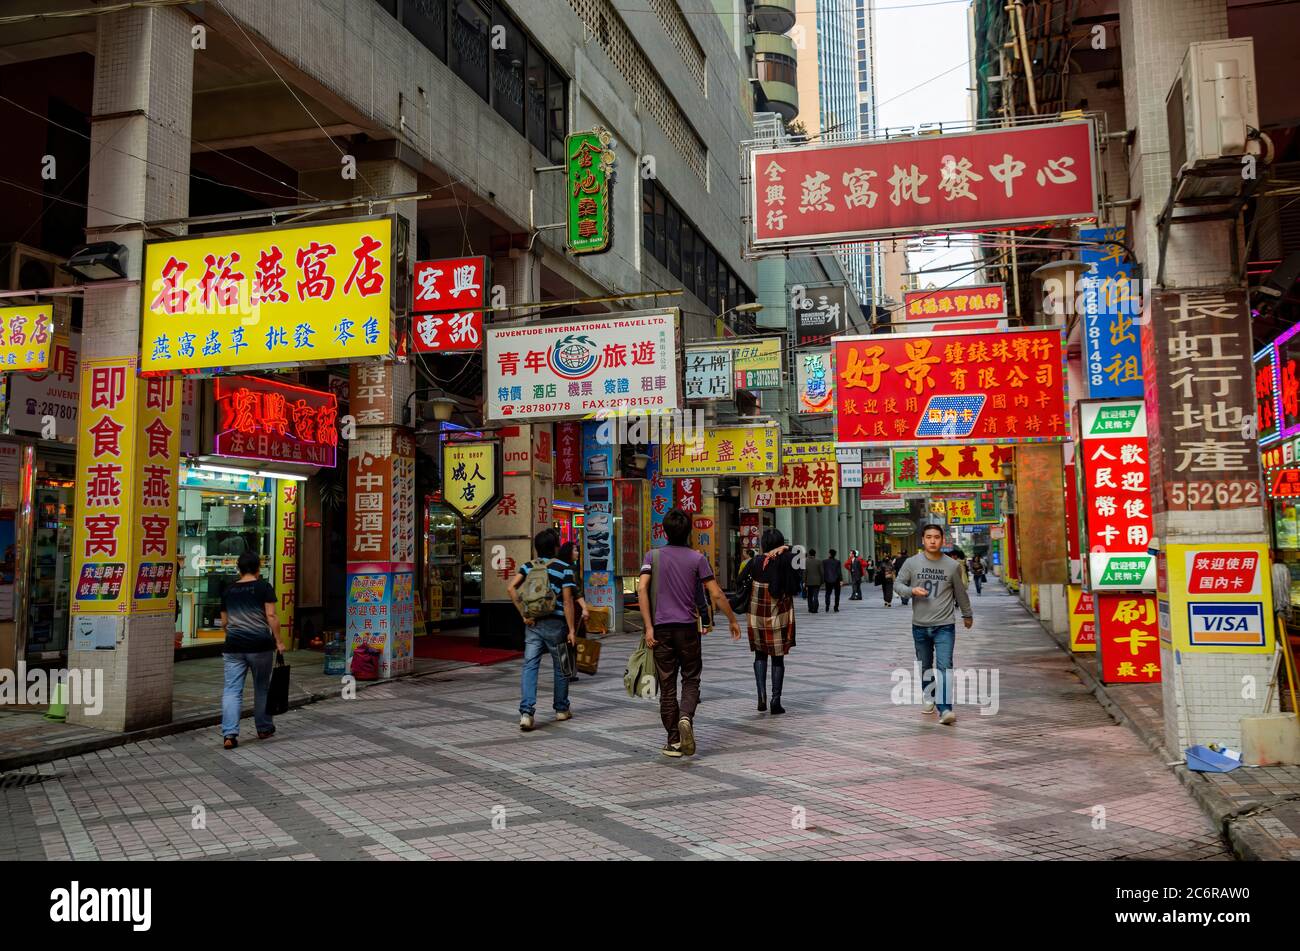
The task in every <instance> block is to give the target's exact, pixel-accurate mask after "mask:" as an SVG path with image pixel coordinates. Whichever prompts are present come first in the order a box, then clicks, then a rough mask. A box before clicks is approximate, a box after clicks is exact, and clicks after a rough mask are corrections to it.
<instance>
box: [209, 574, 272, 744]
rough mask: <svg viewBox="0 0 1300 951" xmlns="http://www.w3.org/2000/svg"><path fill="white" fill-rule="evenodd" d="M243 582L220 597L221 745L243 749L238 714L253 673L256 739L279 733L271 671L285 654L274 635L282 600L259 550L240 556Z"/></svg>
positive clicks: (240, 576)
mask: <svg viewBox="0 0 1300 951" xmlns="http://www.w3.org/2000/svg"><path fill="white" fill-rule="evenodd" d="M237 564H238V568H239V580H238V581H236V582H235V583H234V584H232V585H231V586H230V587H228V588H227V589H226V591H225V593H224V594H223V595H222V596H221V626H222V627H224V628H225V629H226V643H225V647H224V649H223V653H222V655H221V656H222V657H223V658H224V660H225V685H224V686H223V688H222V691H221V736H222V745H223V746H224V747H225V748H226V749H228V750H233V749H234V748H235V747H237V746H239V714H240V711H241V710H242V709H243V705H244V681H245V680H246V679H247V677H248V674H249V672H250V671H251V672H252V674H253V723H254V725H255V726H256V727H257V738H258V739H259V740H265V739H268V738H269V737H271V736H274V735H275V721H274V720H273V719H271V714H269V713H267V711H266V698H267V694H268V693H269V692H270V688H271V670H272V668H273V667H274V666H275V652H276V651H278V652H279V653H281V654H283V653H284V644H283V642H281V640H280V635H279V634H278V633H276V630H277V628H278V626H279V619H278V618H277V617H276V613H275V609H276V605H277V604H278V603H279V598H277V597H276V596H275V588H273V587H271V585H270V583H269V582H267V581H266V580H265V579H264V578H263V577H262V575H261V570H262V560H261V559H260V558H259V557H258V556H257V553H256V552H251V551H246V552H244V553H243V554H242V555H240V556H239V561H238V563H237Z"/></svg>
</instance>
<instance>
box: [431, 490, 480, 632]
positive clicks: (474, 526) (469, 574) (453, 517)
mask: <svg viewBox="0 0 1300 951" xmlns="http://www.w3.org/2000/svg"><path fill="white" fill-rule="evenodd" d="M424 566H425V579H426V586H425V589H426V590H425V596H426V598H427V600H428V605H429V607H428V616H429V617H430V618H437V619H440V620H444V621H449V620H453V619H456V618H461V617H477V616H478V614H479V611H480V608H481V606H482V602H483V536H482V533H481V531H480V529H479V524H478V523H477V522H470V521H467V520H465V519H463V518H461V517H460V515H458V514H457V513H456V512H455V510H453V509H452V508H450V507H449V506H447V505H445V504H443V502H442V496H441V493H435V494H433V495H430V496H429V497H427V498H426V499H425V504H424Z"/></svg>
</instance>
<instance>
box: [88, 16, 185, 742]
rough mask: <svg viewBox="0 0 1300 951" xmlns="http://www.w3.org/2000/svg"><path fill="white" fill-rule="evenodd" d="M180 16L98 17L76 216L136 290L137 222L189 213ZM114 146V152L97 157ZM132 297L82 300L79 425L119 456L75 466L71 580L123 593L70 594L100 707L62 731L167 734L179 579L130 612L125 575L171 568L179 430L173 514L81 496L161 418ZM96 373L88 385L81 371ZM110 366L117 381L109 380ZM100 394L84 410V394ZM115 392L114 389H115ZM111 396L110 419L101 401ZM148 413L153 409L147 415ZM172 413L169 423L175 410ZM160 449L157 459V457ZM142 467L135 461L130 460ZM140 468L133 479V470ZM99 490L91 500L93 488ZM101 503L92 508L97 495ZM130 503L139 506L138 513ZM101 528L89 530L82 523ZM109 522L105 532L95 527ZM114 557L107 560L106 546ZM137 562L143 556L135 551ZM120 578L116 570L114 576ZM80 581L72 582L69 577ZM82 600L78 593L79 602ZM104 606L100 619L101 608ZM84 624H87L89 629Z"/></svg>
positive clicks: (133, 497)
mask: <svg viewBox="0 0 1300 951" xmlns="http://www.w3.org/2000/svg"><path fill="white" fill-rule="evenodd" d="M191 22H192V21H191V20H190V18H189V17H188V16H187V15H186V14H185V13H183V12H181V11H180V10H179V9H177V8H152V9H134V10H127V11H124V12H121V13H113V14H108V15H105V16H103V17H99V18H97V30H98V32H97V37H96V51H95V92H94V101H93V105H92V107H91V113H92V115H91V147H90V154H91V161H90V169H89V179H88V182H89V190H88V197H87V204H88V205H89V206H90V207H89V209H88V211H87V214H86V237H87V240H89V241H92V242H93V241H109V240H111V241H115V242H117V243H119V244H122V245H124V246H125V247H126V248H127V268H128V277H131V278H135V279H139V277H140V272H141V260H142V257H143V255H142V247H143V240H144V233H143V230H142V229H141V228H140V226H139V222H140V221H148V220H154V219H161V218H172V217H179V216H182V215H185V214H187V213H188V211H189V167H190V119H191V100H192V90H193V78H194V59H193V49H192V48H191V46H190V28H191ZM109 143H112V145H113V147H112V148H107V145H108V144H109ZM145 291H147V289H145V288H141V287H140V286H138V285H136V286H129V287H112V288H97V287H95V286H94V285H93V284H91V285H89V286H88V287H87V289H86V294H85V298H84V305H83V311H82V321H83V323H82V328H83V329H82V335H81V339H82V352H81V359H82V364H83V367H86V369H85V370H83V374H82V387H81V398H80V401H79V406H80V413H79V416H80V419H81V420H83V421H85V420H90V419H97V418H112V419H114V420H116V422H115V423H114V424H113V425H114V426H116V425H121V426H123V427H124V428H122V429H121V430H120V431H118V432H117V433H116V436H115V440H116V445H117V446H118V447H119V450H118V451H119V453H120V456H119V457H113V458H107V455H108V449H107V447H103V448H104V449H105V454H106V459H102V460H101V459H98V458H95V457H94V454H92V453H89V452H81V453H79V454H78V459H77V468H78V473H77V501H76V508H77V515H78V520H77V523H76V526H75V529H74V537H73V552H74V569H75V570H77V571H78V572H80V570H81V569H82V568H87V567H90V568H92V571H93V570H94V569H93V566H94V565H96V564H100V565H106V562H105V561H104V559H107V562H108V563H114V564H116V565H117V568H118V569H120V574H119V575H117V577H118V578H120V582H121V587H120V590H119V592H118V595H117V597H115V598H113V599H112V600H107V599H105V600H98V601H95V600H89V599H80V600H79V599H78V597H77V595H78V593H79V590H78V582H76V581H74V585H73V592H72V604H71V607H72V609H73V615H72V625H73V636H72V637H71V638H70V639H69V645H68V646H69V650H68V665H69V667H70V668H80V669H83V670H89V669H92V668H93V669H96V670H102V672H103V674H102V676H103V680H104V686H103V697H104V703H103V708H102V710H101V711H100V712H99V713H98V715H89V714H88V713H87V712H86V711H85V710H84V709H82V708H80V707H76V706H73V707H70V708H69V711H68V721H69V722H71V723H76V724H79V725H82V726H92V727H100V728H102V729H105V730H117V731H121V730H136V729H142V728H145V727H150V726H157V725H159V724H163V723H169V722H171V718H172V644H173V630H174V628H175V598H176V591H175V585H174V582H175V576H174V574H173V576H172V579H171V580H172V588H171V591H170V594H169V597H167V598H164V599H158V603H157V604H150V603H149V602H144V601H142V602H138V603H137V602H136V601H135V600H134V599H133V598H132V597H131V595H132V594H133V586H134V584H135V574H134V572H135V570H136V569H137V567H143V565H142V562H141V558H142V557H147V558H149V559H156V561H157V562H159V563H162V562H166V563H167V564H169V565H170V566H171V568H172V569H173V571H174V568H175V560H176V551H175V549H176V537H175V536H176V494H175V491H174V489H175V471H176V464H177V458H178V451H179V432H177V433H176V434H175V436H174V437H172V438H171V439H170V443H169V446H168V449H167V451H166V453H165V454H163V455H161V456H159V455H155V457H154V458H153V459H152V460H146V461H151V462H152V463H153V464H162V465H165V466H167V467H168V468H169V469H170V470H171V486H170V488H171V489H172V491H171V492H170V493H169V494H170V497H171V498H170V503H169V504H167V505H165V506H163V507H162V508H158V509H157V511H156V512H155V511H153V510H151V509H147V508H145V506H148V505H149V503H148V501H147V500H144V499H141V496H140V495H138V494H137V489H138V486H137V485H136V484H133V482H132V479H134V482H137V483H138V476H139V475H140V472H139V471H137V472H135V473H134V474H133V476H132V478H131V479H128V478H126V476H127V475H128V473H129V470H128V472H124V473H123V476H124V478H123V483H122V486H121V491H122V494H123V496H124V498H123V499H122V501H121V503H120V505H117V506H115V509H116V511H114V512H110V511H109V510H108V509H105V508H103V507H102V506H99V505H88V504H87V503H88V501H90V498H91V497H90V496H89V495H88V490H90V489H91V488H92V487H94V483H95V482H97V481H98V480H95V479H94V478H93V476H92V475H91V473H90V471H89V469H90V467H91V466H92V465H97V464H105V465H112V464H116V463H117V462H119V461H121V459H122V458H126V459H131V458H134V457H136V456H137V455H138V452H139V447H141V446H143V447H145V450H146V451H147V449H148V448H149V447H148V439H149V437H148V436H147V435H146V433H145V428H146V427H147V426H150V425H152V424H153V422H152V421H153V420H156V419H164V420H165V416H164V417H159V412H158V410H157V408H156V407H157V406H159V405H161V403H162V402H166V393H167V391H169V390H170V389H171V384H173V383H174V382H175V381H167V382H168V385H164V386H161V387H160V386H159V385H157V384H155V386H154V387H152V388H151V389H146V386H145V384H143V383H142V382H140V381H138V380H137V377H136V375H135V363H134V361H135V360H136V359H137V358H138V355H139V352H140V340H139V327H140V306H141V294H142V293H144V292H145ZM95 364H98V365H99V373H98V378H95V376H94V375H93V374H92V371H91V370H90V366H93V365H95ZM114 368H116V369H117V370H119V371H120V372H114ZM96 384H105V385H107V386H108V387H109V389H108V390H105V389H103V388H102V387H101V389H100V391H99V393H100V398H99V399H98V400H97V402H98V405H97V407H96V408H95V409H94V410H93V411H92V406H91V403H92V388H93V387H94V386H95V385H96ZM119 384H120V385H119ZM106 392H108V393H110V394H111V397H112V405H111V408H110V406H109V404H108V403H105V402H104V401H103V395H104V394H105V393H106ZM150 402H152V403H153V404H154V408H152V409H151V408H149V406H148V404H149V403H150ZM172 411H173V407H170V406H169V407H168V408H167V412H172ZM159 448H161V447H159ZM137 462H138V460H137ZM136 468H137V469H139V468H142V467H139V466H137V467H136ZM96 491H98V490H96ZM100 498H102V496H100ZM137 500H140V501H139V502H138V503H137ZM96 517H99V518H100V519H101V521H99V522H97V523H95V524H94V525H91V524H90V520H91V519H92V518H96ZM115 517H116V518H119V519H120V521H119V522H118V523H117V528H116V530H115V531H114V532H112V537H111V538H109V539H101V540H100V541H99V543H98V544H97V541H96V537H95V535H94V531H93V529H95V528H97V527H99V526H107V525H109V524H111V520H112V519H113V518H115ZM159 517H161V518H167V517H170V531H169V533H168V540H167V541H166V542H164V543H163V544H164V545H169V546H170V547H168V548H167V550H166V551H165V553H163V554H158V552H157V547H158V543H157V541H156V539H153V538H151V535H150V533H149V532H148V531H146V527H145V524H144V523H142V519H146V518H148V519H154V518H159ZM103 519H108V521H103ZM110 545H111V546H112V549H113V551H112V554H110V553H109V551H108V546H110ZM142 549H143V550H145V551H146V556H142V555H141V551H142ZM115 570H117V569H115ZM78 577H79V576H78ZM80 593H83V594H84V593H85V592H80ZM109 607H111V608H112V610H111V612H109V611H108V610H107V609H108V608H109ZM83 618H85V619H87V621H88V622H89V623H92V624H94V625H95V626H96V627H97V628H99V630H97V631H96V633H97V635H98V636H99V637H100V638H101V643H102V642H105V641H108V640H111V641H112V642H113V643H114V644H115V648H114V649H113V650H76V631H77V627H78V623H79V621H80V620H81V619H83ZM91 618H93V619H94V620H93V621H92V620H90V619H91Z"/></svg>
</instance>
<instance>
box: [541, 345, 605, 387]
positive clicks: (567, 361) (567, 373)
mask: <svg viewBox="0 0 1300 951" xmlns="http://www.w3.org/2000/svg"><path fill="white" fill-rule="evenodd" d="M547 362H548V363H549V364H550V366H551V369H552V370H553V371H554V372H555V373H556V374H557V375H559V376H561V377H563V378H564V379H566V380H581V379H582V378H583V377H587V376H591V374H593V373H594V372H596V368H597V367H598V366H600V348H599V347H598V346H597V344H596V342H595V341H594V340H592V339H591V338H590V337H588V336H587V335H586V334H567V335H565V336H564V337H561V338H560V339H559V340H557V341H556V342H555V346H553V347H552V348H551V351H550V353H548V354H547Z"/></svg>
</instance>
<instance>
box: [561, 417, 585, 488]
mask: <svg viewBox="0 0 1300 951" xmlns="http://www.w3.org/2000/svg"><path fill="white" fill-rule="evenodd" d="M581 482H582V424H581V423H558V424H556V427H555V484H556V485H578V484H580V483H581Z"/></svg>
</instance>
